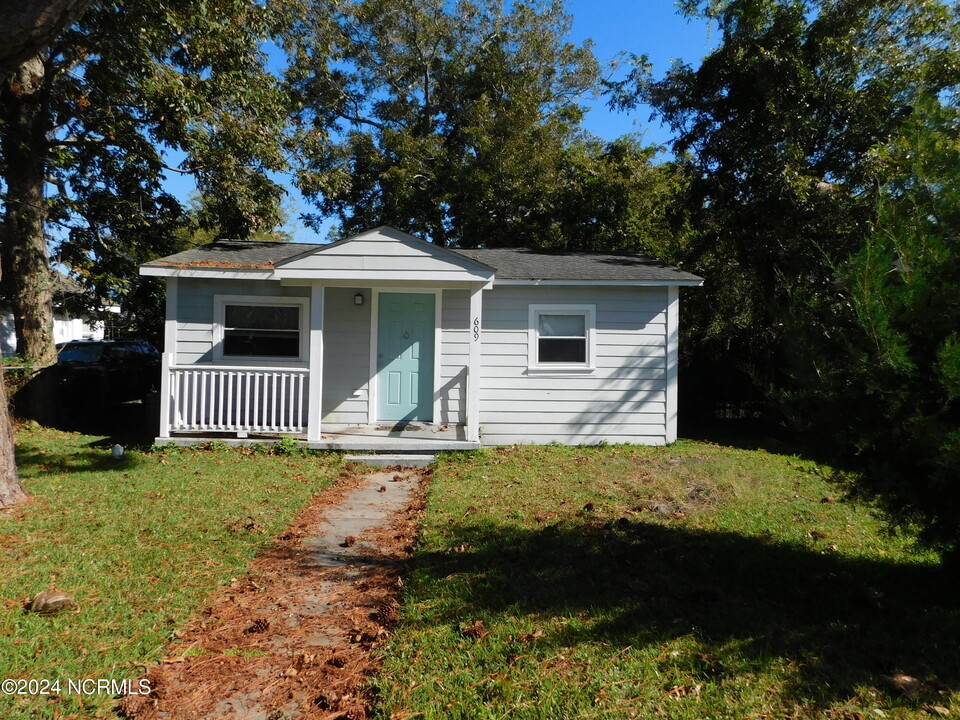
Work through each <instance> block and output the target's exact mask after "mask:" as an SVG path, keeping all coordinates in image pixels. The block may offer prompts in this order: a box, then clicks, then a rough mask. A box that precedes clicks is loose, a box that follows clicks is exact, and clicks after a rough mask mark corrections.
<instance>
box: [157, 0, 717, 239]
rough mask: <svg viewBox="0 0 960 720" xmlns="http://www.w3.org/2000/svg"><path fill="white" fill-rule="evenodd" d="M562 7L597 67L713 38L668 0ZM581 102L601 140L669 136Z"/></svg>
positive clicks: (309, 235)
mask: <svg viewBox="0 0 960 720" xmlns="http://www.w3.org/2000/svg"><path fill="white" fill-rule="evenodd" d="M567 10H568V12H569V13H570V15H572V16H573V26H572V28H571V34H570V39H571V40H572V41H573V42H576V43H578V44H579V43H582V42H584V41H585V40H587V39H591V40H592V41H593V43H594V47H593V51H594V54H595V55H596V56H597V59H598V60H599V61H600V63H601V65H602V66H604V67H609V65H610V63H612V62H613V61H615V60H616V58H617V56H618V54H620V53H635V54H637V55H643V54H646V55H647V56H648V57H649V58H650V61H651V63H652V64H653V71H654V74H655V76H657V77H659V76H661V75H663V73H664V72H666V70H667V69H668V68H669V67H670V63H671V61H672V60H674V59H680V60H682V61H684V62H688V63H691V64H693V65H696V64H697V63H698V62H699V60H700V59H701V58H703V57H704V56H705V55H706V54H707V53H708V52H709V51H710V50H711V49H712V47H714V46H715V45H716V42H717V39H718V37H719V33H718V31H717V29H716V27H715V26H714V27H710V26H709V25H708V24H707V23H705V22H703V21H699V20H698V21H694V22H691V21H689V20H687V19H686V18H684V17H682V16H681V15H680V14H678V13H677V10H676V6H675V5H674V0H567ZM587 104H588V105H590V106H591V109H590V111H589V112H588V113H587V116H586V119H585V122H584V126H585V127H586V129H587V130H589V131H590V132H592V133H594V134H595V135H598V136H600V137H601V138H604V139H608V140H612V139H614V138H617V137H620V136H621V135H625V134H627V133H640V134H641V135H642V140H643V142H644V143H657V144H665V143H667V141H668V140H669V139H670V136H669V133H668V132H667V130H666V128H663V127H661V126H660V125H659V124H658V123H656V122H655V121H653V122H651V121H649V119H648V118H649V115H650V112H649V109H648V108H645V107H641V108H638V109H637V110H635V111H633V112H631V113H614V112H612V111H610V110H609V109H608V108H607V107H606V102H605V100H603V99H602V98H601V99H599V100H597V101H595V102H588V103H587ZM168 187H169V188H170V190H171V191H172V192H174V194H176V195H177V196H178V197H179V198H181V200H183V201H185V200H187V199H188V198H189V195H190V193H191V192H193V190H194V189H195V186H193V184H192V182H191V181H190V180H189V178H171V179H170V183H169V185H168ZM288 191H289V195H288V200H287V202H286V207H287V210H288V211H289V212H291V213H292V214H293V215H294V216H296V215H299V214H300V213H301V212H305V211H309V210H310V209H311V207H310V205H309V203H307V201H305V200H304V199H303V197H302V196H301V195H300V193H299V192H298V191H297V190H296V188H294V187H293V186H292V185H288ZM291 220H292V221H291V222H290V223H289V224H288V226H286V227H285V228H284V229H285V230H287V231H288V232H291V233H292V235H293V240H294V241H295V242H322V241H323V240H324V239H325V235H326V229H327V228H328V227H329V226H330V224H332V221H328V222H327V223H325V225H324V227H323V228H321V230H320V232H319V233H314V232H313V231H312V230H310V229H308V228H307V227H305V226H304V225H303V223H302V222H299V221H298V220H296V218H295V217H294V218H291Z"/></svg>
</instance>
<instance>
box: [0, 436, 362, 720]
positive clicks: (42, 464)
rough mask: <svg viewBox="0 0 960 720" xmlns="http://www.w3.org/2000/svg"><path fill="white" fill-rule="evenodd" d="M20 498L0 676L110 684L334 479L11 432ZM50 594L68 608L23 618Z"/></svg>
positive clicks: (26, 711)
mask: <svg viewBox="0 0 960 720" xmlns="http://www.w3.org/2000/svg"><path fill="white" fill-rule="evenodd" d="M17 456H18V462H19V466H20V473H21V477H22V480H23V486H24V488H25V489H26V490H27V492H28V493H30V495H31V496H32V500H31V501H30V502H29V504H27V505H26V506H25V507H23V509H22V510H19V511H17V512H16V513H15V514H14V516H13V517H5V518H2V519H0V679H3V678H14V679H18V678H20V679H27V680H31V679H32V680H44V679H46V680H54V679H57V678H60V679H62V680H63V684H64V685H65V684H66V681H67V680H68V679H73V680H80V679H88V678H91V679H112V680H124V679H135V678H137V677H139V676H140V675H141V674H142V672H143V670H144V665H145V664H148V663H151V662H155V661H156V660H158V659H159V658H160V657H161V655H162V651H163V648H164V646H165V644H166V643H167V641H168V640H169V639H170V638H171V637H172V635H173V633H174V632H175V631H176V630H177V629H178V628H179V627H182V626H183V625H184V624H185V623H186V621H187V620H188V619H190V617H191V616H192V615H194V614H195V613H196V612H197V611H199V610H200V609H201V608H202V606H203V604H204V602H205V600H206V598H207V597H208V596H209V594H210V593H211V592H212V591H213V590H214V589H215V588H216V587H217V586H218V585H220V584H222V583H225V582H228V581H229V580H230V579H231V578H232V577H236V576H238V575H241V574H243V573H244V572H245V570H246V568H247V567H248V565H249V562H250V560H251V559H252V558H253V557H254V556H255V555H256V553H257V552H258V551H260V550H262V549H264V548H265V547H266V546H268V545H269V544H270V542H271V539H272V538H273V537H274V536H275V535H277V534H278V533H280V532H281V531H282V530H283V528H285V527H286V526H287V525H288V524H289V523H290V521H291V520H292V518H293V516H294V515H295V514H296V513H297V512H298V511H299V510H300V509H301V508H302V507H303V506H304V505H305V504H306V503H307V501H308V500H309V499H310V498H311V497H312V496H313V495H315V494H316V493H318V492H319V491H321V490H322V489H323V488H324V487H325V486H326V485H327V484H328V483H329V481H330V480H331V478H333V477H336V476H337V474H338V473H340V472H343V471H345V467H344V466H343V464H342V462H341V460H340V457H339V456H337V455H329V456H320V455H307V456H304V455H295V454H294V455H289V454H288V455H273V454H269V453H267V452H259V453H251V452H250V451H245V452H242V451H240V450H225V449H221V450H218V451H202V450H182V451H181V450H173V449H170V450H163V451H158V452H133V451H131V452H127V453H126V455H125V456H124V458H123V459H122V460H120V461H116V460H114V459H113V458H112V457H111V455H110V442H109V441H106V440H103V439H102V438H95V437H90V436H84V435H78V434H72V433H63V432H57V431H54V430H46V429H40V428H32V429H31V428H23V429H21V430H20V432H19V433H18V435H17ZM51 585H56V586H57V587H58V588H60V589H62V590H64V591H66V592H68V593H70V594H71V595H73V596H74V597H75V599H76V601H77V603H78V604H79V610H78V611H77V612H70V613H66V614H63V615H59V616H49V617H42V616H37V615H33V614H27V613H24V612H23V610H22V606H23V604H24V603H25V602H26V601H27V600H28V599H29V598H31V597H32V596H33V595H34V594H35V593H37V592H39V591H40V590H43V589H44V588H46V587H48V586H51ZM113 704H114V701H113V700H112V699H111V697H110V696H109V695H96V694H95V695H90V696H86V697H80V698H78V697H76V696H74V697H62V698H59V699H57V698H51V697H26V696H24V697H20V696H9V695H6V696H4V695H0V718H3V720H14V719H19V718H23V719H24V720H26V719H27V718H30V719H31V720H32V719H34V718H53V717H61V718H66V717H71V716H75V717H82V718H88V717H101V716H103V717H113V715H112V713H111V711H110V707H111V706H112V705H113Z"/></svg>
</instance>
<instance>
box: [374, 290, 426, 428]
mask: <svg viewBox="0 0 960 720" xmlns="http://www.w3.org/2000/svg"><path fill="white" fill-rule="evenodd" d="M435 302H436V298H435V297H434V296H433V295H427V294H421V293H380V300H379V303H380V304H379V310H378V312H377V420H392V421H414V420H417V421H420V422H429V421H430V420H433V349H434V339H433V332H434V317H435V316H434V309H435Z"/></svg>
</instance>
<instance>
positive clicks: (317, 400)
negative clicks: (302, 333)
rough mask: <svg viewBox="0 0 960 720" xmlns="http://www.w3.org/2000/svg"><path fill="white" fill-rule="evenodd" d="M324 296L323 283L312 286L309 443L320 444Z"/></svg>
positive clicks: (308, 406)
mask: <svg viewBox="0 0 960 720" xmlns="http://www.w3.org/2000/svg"><path fill="white" fill-rule="evenodd" d="M323 294H324V286H323V283H322V282H316V283H314V284H313V285H311V286H310V375H309V379H308V383H309V393H308V396H309V399H308V400H307V403H308V404H307V442H312V443H314V442H320V417H321V414H322V410H323V408H322V404H323Z"/></svg>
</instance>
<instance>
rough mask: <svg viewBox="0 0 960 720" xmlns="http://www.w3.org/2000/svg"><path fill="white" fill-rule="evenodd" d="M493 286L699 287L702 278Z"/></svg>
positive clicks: (521, 282) (527, 282) (519, 281)
mask: <svg viewBox="0 0 960 720" xmlns="http://www.w3.org/2000/svg"><path fill="white" fill-rule="evenodd" d="M493 284H494V285H579V286H588V285H592V286H607V287H674V286H677V287H700V286H701V285H703V278H697V279H690V278H687V279H682V280H679V279H677V280H675V279H672V278H671V279H669V280H667V279H664V280H582V279H581V280H558V279H550V280H536V279H520V278H509V279H504V278H496V279H495V280H494V283H493Z"/></svg>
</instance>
